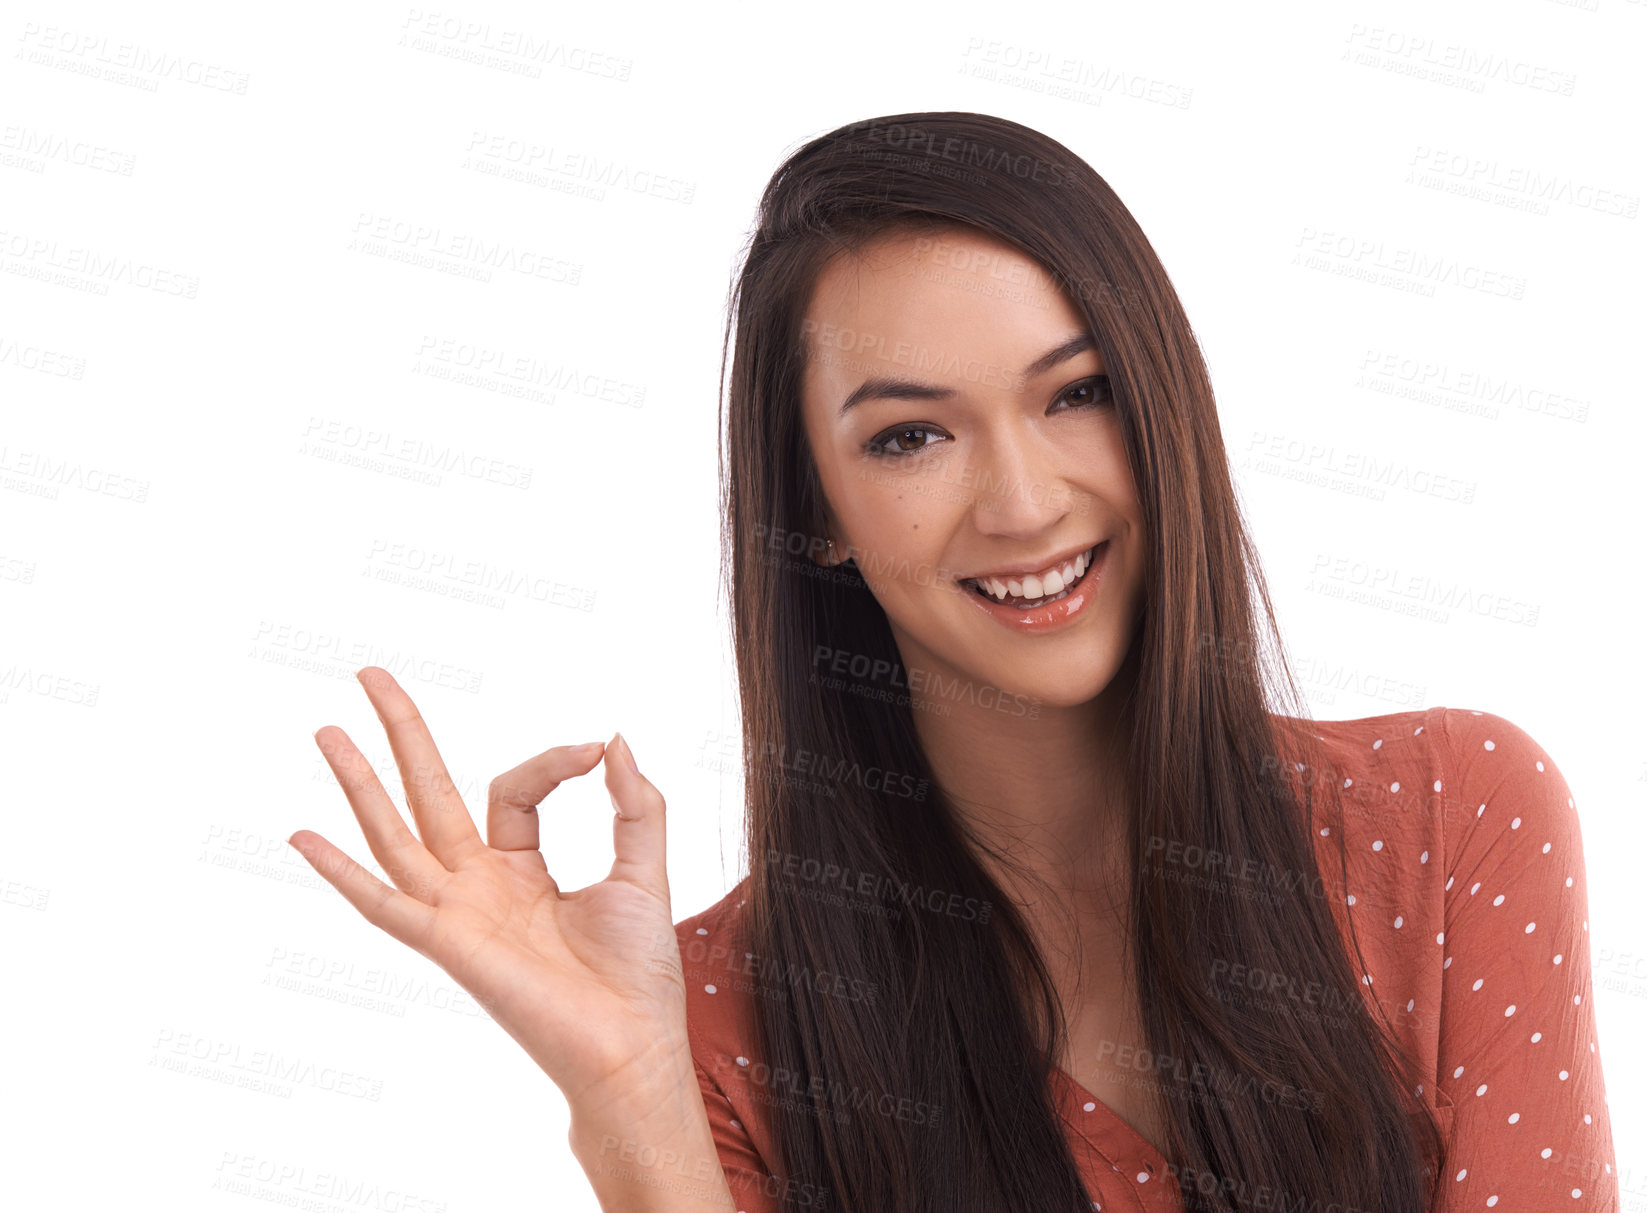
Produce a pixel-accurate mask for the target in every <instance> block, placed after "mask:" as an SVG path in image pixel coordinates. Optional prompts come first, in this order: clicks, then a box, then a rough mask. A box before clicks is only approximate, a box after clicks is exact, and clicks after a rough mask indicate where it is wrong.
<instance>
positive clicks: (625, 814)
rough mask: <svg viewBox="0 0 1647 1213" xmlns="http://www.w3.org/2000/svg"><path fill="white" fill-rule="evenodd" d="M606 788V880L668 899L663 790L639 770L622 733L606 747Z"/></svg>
mask: <svg viewBox="0 0 1647 1213" xmlns="http://www.w3.org/2000/svg"><path fill="white" fill-rule="evenodd" d="M605 765H606V790H607V792H608V793H609V794H610V795H611V797H612V808H613V809H615V810H616V816H614V817H613V818H612V851H613V853H614V855H615V858H614V859H613V860H612V871H611V872H610V873H609V875H608V876H607V879H608V880H623V881H628V882H629V883H630V884H634V885H639V886H640V887H641V888H643V889H646V890H648V891H649V892H652V893H656V894H657V895H658V896H659V897H661V898H663V899H664V901H666V902H667V901H668V900H669V875H668V869H667V868H666V867H665V865H664V851H665V847H664V822H663V817H664V801H663V793H662V792H660V791H658V789H657V788H655V787H653V786H652V781H651V780H650V779H648V778H646V776H644V775H642V774H641V773H640V770H639V769H638V768H637V767H636V765H635V756H634V754H632V753H631V752H630V750H629V743H628V742H627V741H625V740H624V737H623V734H622V733H614V734H612V740H611V742H610V743H608V745H607V747H606V764H605Z"/></svg>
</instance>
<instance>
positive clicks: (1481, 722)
mask: <svg viewBox="0 0 1647 1213" xmlns="http://www.w3.org/2000/svg"><path fill="white" fill-rule="evenodd" d="M1313 723H1314V735H1315V736H1317V737H1319V738H1320V739H1321V740H1322V741H1323V742H1324V743H1325V748H1324V754H1325V757H1326V760H1327V761H1328V763H1329V764H1330V765H1331V766H1332V767H1333V769H1334V771H1335V772H1336V776H1333V775H1329V774H1327V773H1322V774H1323V775H1325V776H1326V778H1325V780H1324V782H1325V784H1326V785H1327V786H1331V787H1334V788H1336V789H1337V790H1338V794H1339V796H1340V797H1341V799H1342V802H1343V807H1344V813H1343V816H1342V817H1341V818H1339V819H1335V820H1333V821H1332V822H1331V824H1330V825H1328V824H1326V823H1325V822H1323V821H1319V820H1318V821H1317V822H1316V823H1314V824H1315V827H1316V828H1314V829H1312V830H1311V832H1310V839H1311V841H1312V842H1313V844H1314V846H1315V851H1316V855H1317V856H1318V858H1319V862H1320V864H1321V867H1322V870H1323V872H1330V873H1331V876H1330V877H1327V878H1325V879H1324V882H1323V883H1321V884H1320V885H1319V886H1317V887H1318V888H1319V889H1320V890H1321V892H1320V894H1319V895H1321V896H1322V897H1323V900H1324V902H1325V904H1326V906H1327V908H1328V909H1329V911H1330V912H1331V913H1332V914H1333V917H1334V918H1335V920H1337V921H1338V922H1339V923H1340V924H1341V928H1342V929H1345V930H1353V932H1354V933H1355V937H1356V940H1357V941H1358V942H1359V944H1360V953H1361V957H1362V960H1363V961H1364V967H1363V966H1362V965H1361V964H1358V963H1357V962H1355V961H1354V960H1352V964H1356V965H1357V967H1355V968H1354V970H1353V972H1354V973H1355V974H1356V975H1357V977H1358V978H1359V981H1358V987H1359V988H1360V990H1361V991H1362V997H1363V998H1364V999H1365V1000H1366V1001H1367V1002H1368V1003H1369V1004H1375V1005H1376V1006H1377V1007H1378V1008H1379V1010H1381V1011H1382V1012H1383V1015H1384V1016H1385V1017H1387V1018H1388V1020H1389V1022H1390V1023H1391V1025H1392V1027H1393V1029H1394V1031H1395V1034H1396V1037H1397V1040H1398V1041H1399V1043H1400V1044H1401V1045H1402V1047H1403V1048H1404V1049H1405V1050H1406V1051H1407V1052H1408V1053H1409V1054H1410V1055H1411V1056H1413V1057H1415V1058H1417V1059H1418V1060H1419V1061H1420V1063H1421V1064H1422V1066H1423V1067H1424V1072H1423V1073H1420V1074H1416V1075H1414V1076H1413V1078H1414V1083H1413V1089H1414V1090H1415V1091H1416V1093H1417V1095H1418V1097H1419V1099H1420V1100H1421V1101H1422V1102H1423V1103H1424V1104H1425V1105H1426V1106H1427V1107H1429V1108H1431V1109H1433V1110H1434V1112H1435V1115H1436V1119H1437V1122H1438V1124H1439V1126H1440V1128H1441V1131H1442V1138H1443V1143H1444V1150H1445V1155H1444V1157H1443V1159H1442V1160H1441V1168H1442V1169H1441V1172H1440V1174H1441V1176H1442V1181H1441V1183H1440V1184H1439V1185H1438V1188H1437V1191H1438V1197H1437V1200H1436V1202H1435V1203H1434V1204H1433V1205H1432V1213H1463V1211H1464V1210H1472V1211H1473V1210H1480V1209H1494V1210H1515V1211H1518V1213H1519V1211H1524V1210H1546V1209H1570V1210H1573V1211H1574V1213H1615V1211H1616V1210H1617V1209H1618V1208H1619V1207H1620V1206H1619V1203H1618V1201H1619V1184H1618V1178H1617V1175H1616V1166H1615V1159H1614V1152H1613V1144H1612V1137H1611V1125H1610V1121H1609V1119H1608V1115H1607V1105H1606V1098H1605V1089H1604V1087H1603V1084H1602V1071H1601V1061H1600V1054H1599V1051H1598V1049H1597V1047H1596V1033H1595V1018H1594V1014H1593V1012H1592V1010H1591V1003H1592V999H1591V998H1590V997H1589V994H1590V985H1591V982H1590V963H1589V938H1588V935H1587V934H1586V933H1585V929H1586V925H1587V924H1586V923H1585V916H1586V910H1585V906H1586V902H1585V897H1586V894H1585V883H1584V863H1583V855H1582V851H1581V848H1580V836H1579V825H1578V814H1577V810H1576V808H1575V806H1574V804H1573V800H1572V796H1571V792H1570V790H1569V788H1568V787H1567V784H1566V781H1565V780H1564V779H1563V778H1562V776H1561V773H1560V770H1559V768H1558V767H1557V766H1556V765H1555V763H1554V762H1553V761H1552V760H1551V758H1550V756H1549V755H1548V754H1546V753H1545V752H1544V751H1543V749H1542V748H1541V747H1540V746H1539V745H1538V744H1537V743H1536V742H1534V741H1533V739H1532V738H1531V737H1529V736H1528V735H1527V734H1526V733H1525V732H1523V731H1522V730H1521V729H1520V728H1518V727H1517V726H1516V725H1514V724H1512V723H1510V722H1509V721H1508V720H1505V719H1504V718H1502V717H1500V716H1495V715H1493V714H1491V713H1487V712H1475V711H1469V710H1466V709H1458V708H1441V707H1435V708H1429V709H1427V710H1421V711H1414V712H1402V713H1392V714H1390V715H1386V716H1374V717H1365V718H1362V719H1359V720H1345V721H1317V722H1313ZM1303 769H1305V770H1307V768H1303ZM1312 786H1321V784H1319V783H1318V784H1313V785H1312ZM1340 845H1342V846H1343V848H1344V856H1345V860H1346V862H1347V864H1348V881H1347V883H1346V884H1342V885H1341V884H1339V883H1338V880H1339V878H1338V874H1337V866H1336V865H1337V856H1338V848H1339V846H1340ZM746 887H747V886H746V885H745V884H744V883H742V882H740V883H739V884H738V885H737V886H736V887H735V888H734V889H733V890H732V891H731V892H730V893H728V894H727V895H726V897H724V898H723V899H722V900H721V901H720V902H718V903H717V904H716V905H714V906H711V907H710V908H709V909H707V910H705V911H703V912H702V913H700V914H698V915H695V916H693V917H691V918H688V919H686V920H684V921H683V922H680V923H677V924H676V933H677V938H678V939H679V940H680V941H681V950H682V956H683V961H685V962H686V977H687V1018H688V1027H689V1034H690V1037H691V1042H692V1053H693V1058H694V1061H695V1062H696V1069H697V1075H698V1081H699V1085H700V1087H701V1088H702V1090H703V1098H704V1105H705V1107H706V1109H707V1110H708V1113H709V1121H710V1127H711V1130H712V1133H713V1135H714V1139H715V1145H716V1148H717V1150H718V1152H719V1155H720V1159H721V1163H722V1166H723V1168H724V1170H725V1172H726V1175H727V1178H728V1180H729V1182H730V1183H731V1184H732V1190H733V1194H734V1196H735V1198H736V1199H737V1202H738V1208H739V1209H740V1210H743V1211H744V1213H791V1210H792V1206H791V1205H790V1204H786V1203H784V1202H783V1201H782V1200H781V1199H780V1198H779V1196H777V1195H774V1194H773V1192H774V1191H775V1190H776V1188H775V1185H774V1184H773V1181H772V1178H771V1169H770V1168H769V1167H768V1166H767V1165H766V1162H765V1158H767V1157H768V1156H771V1155H772V1154H774V1153H775V1151H774V1150H773V1148H772V1138H771V1130H772V1128H773V1126H772V1123H771V1122H772V1115H773V1113H772V1110H771V1108H770V1106H769V1105H768V1104H767V1103H765V1102H762V1101H761V1100H760V1099H759V1098H757V1097H756V1096H755V1095H754V1094H753V1093H752V1092H754V1091H755V1090H756V1085H757V1084H756V1082H755V1079H754V1075H755V1073H756V1072H757V1071H760V1070H761V1062H760V1059H759V1058H757V1057H755V1056H754V1055H753V1054H752V1053H751V1052H750V1039H751V1038H750V1027H749V1019H748V1016H749V1014H750V1011H749V1007H748V1002H749V998H750V996H749V995H748V994H747V993H741V992H739V990H740V988H742V989H747V988H748V983H747V982H739V981H733V980H730V978H731V977H732V976H733V975H734V974H735V971H736V966H734V965H731V964H730V962H728V961H726V960H725V959H722V960H720V962H719V963H703V962H700V963H696V964H694V963H692V961H691V959H690V958H691V957H702V956H705V955H707V956H709V957H711V958H715V957H720V958H725V957H728V956H736V955H739V954H741V955H743V956H744V957H745V958H746V959H750V954H749V953H748V952H745V951H743V948H745V947H747V946H748V945H747V943H744V944H736V943H734V942H733V938H734V934H735V931H736V928H737V926H738V923H739V920H740V918H741V914H740V911H741V909H742V906H743V904H744V896H745V889H746ZM706 936H707V938H706ZM734 948H736V949H737V950H736V951H734V950H733V949H734ZM1351 955H1352V956H1353V953H1352V954H1351ZM1051 1093H1052V1098H1053V1099H1054V1101H1055V1103H1056V1106H1057V1107H1058V1110H1059V1112H1060V1114H1061V1115H1062V1118H1063V1120H1064V1123H1065V1125H1066V1131H1067V1136H1068V1138H1069V1141H1070V1145H1071V1150H1072V1153H1073V1155H1074V1157H1075V1159H1076V1162H1077V1165H1078V1166H1080V1168H1081V1173H1082V1175H1083V1178H1084V1179H1085V1181H1086V1185H1087V1189H1088V1194H1089V1195H1090V1196H1091V1197H1092V1198H1093V1208H1094V1209H1095V1210H1097V1209H1140V1208H1147V1209H1150V1210H1162V1211H1163V1213H1164V1211H1167V1210H1177V1209H1181V1208H1182V1205H1181V1204H1180V1203H1179V1201H1178V1195H1179V1194H1178V1190H1177V1184H1176V1182H1175V1181H1174V1180H1172V1179H1170V1178H1168V1176H1170V1175H1172V1174H1173V1173H1174V1172H1173V1171H1172V1170H1171V1169H1170V1163H1169V1162H1168V1160H1167V1159H1166V1158H1164V1157H1163V1156H1162V1155H1161V1154H1160V1153H1159V1152H1157V1151H1156V1149H1155V1148H1154V1147H1153V1146H1152V1145H1151V1144H1150V1143H1149V1142H1148V1141H1146V1140H1145V1139H1144V1138H1143V1137H1141V1136H1140V1135H1139V1134H1138V1133H1137V1132H1136V1131H1134V1130H1133V1129H1132V1128H1131V1126H1130V1125H1128V1124H1127V1123H1126V1122H1125V1121H1124V1120H1123V1119H1122V1118H1121V1117H1120V1116H1118V1115H1117V1114H1116V1113H1115V1112H1114V1111H1113V1110H1112V1109H1111V1108H1110V1107H1109V1105H1107V1104H1105V1103H1103V1102H1102V1100H1101V1099H1100V1097H1099V1096H1097V1095H1095V1094H1094V1093H1093V1092H1091V1091H1089V1090H1087V1089H1085V1088H1084V1087H1082V1086H1080V1085H1079V1084H1078V1082H1077V1080H1076V1079H1075V1078H1073V1077H1071V1076H1069V1075H1066V1074H1063V1073H1062V1072H1061V1071H1059V1072H1055V1073H1054V1074H1053V1075H1052V1076H1051ZM1252 1114H1253V1115H1255V1116H1257V1115H1262V1114H1263V1110H1262V1108H1261V1107H1258V1106H1256V1105H1255V1106H1254V1107H1253V1108H1252Z"/></svg>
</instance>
